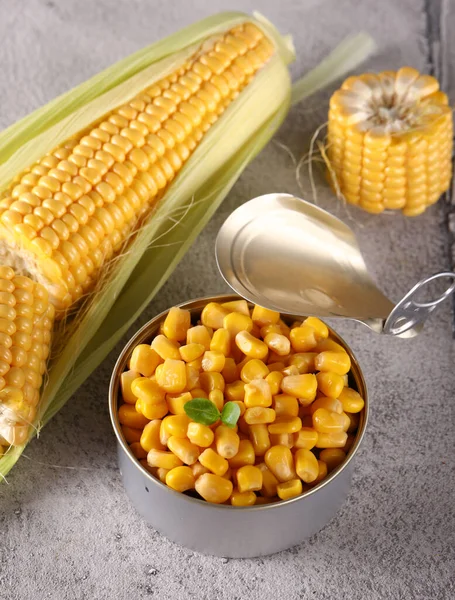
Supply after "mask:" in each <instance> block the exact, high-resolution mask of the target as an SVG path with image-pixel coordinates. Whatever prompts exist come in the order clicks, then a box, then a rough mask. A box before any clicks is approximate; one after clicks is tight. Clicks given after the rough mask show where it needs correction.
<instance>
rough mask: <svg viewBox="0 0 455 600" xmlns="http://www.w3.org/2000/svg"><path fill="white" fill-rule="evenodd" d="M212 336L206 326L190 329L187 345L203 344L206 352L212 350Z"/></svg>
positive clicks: (187, 335)
mask: <svg viewBox="0 0 455 600" xmlns="http://www.w3.org/2000/svg"><path fill="white" fill-rule="evenodd" d="M211 340H212V336H211V335H210V332H209V330H208V329H207V327H205V326H204V325H196V326H195V327H190V328H189V329H188V331H187V333H186V343H187V344H201V345H202V346H204V349H205V350H210V342H211Z"/></svg>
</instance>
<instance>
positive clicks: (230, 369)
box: [215, 329, 239, 383]
mask: <svg viewBox="0 0 455 600" xmlns="http://www.w3.org/2000/svg"><path fill="white" fill-rule="evenodd" d="M218 331H223V330H222V329H218ZM215 333H218V332H215ZM221 375H222V376H223V379H224V381H225V382H226V383H233V382H234V381H236V380H237V379H238V378H239V372H238V369H237V365H236V364H235V360H234V359H233V358H230V357H226V360H225V362H224V369H223V370H222V371H221Z"/></svg>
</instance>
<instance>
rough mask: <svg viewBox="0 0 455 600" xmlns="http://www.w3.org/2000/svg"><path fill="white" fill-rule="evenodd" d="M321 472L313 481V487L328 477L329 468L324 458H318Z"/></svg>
mask: <svg viewBox="0 0 455 600" xmlns="http://www.w3.org/2000/svg"><path fill="white" fill-rule="evenodd" d="M318 467H319V473H318V476H317V477H316V479H315V480H314V481H312V482H311V484H310V485H311V487H314V486H315V485H317V484H318V483H320V482H321V481H322V480H323V479H325V478H326V477H327V473H328V469H327V465H326V464H325V462H324V461H323V460H318Z"/></svg>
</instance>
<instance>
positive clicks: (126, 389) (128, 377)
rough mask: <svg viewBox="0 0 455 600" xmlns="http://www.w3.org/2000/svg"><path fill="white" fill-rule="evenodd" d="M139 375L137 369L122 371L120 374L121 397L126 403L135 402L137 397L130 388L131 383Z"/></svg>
mask: <svg viewBox="0 0 455 600" xmlns="http://www.w3.org/2000/svg"><path fill="white" fill-rule="evenodd" d="M138 377H140V375H139V373H138V372H137V371H124V372H123V373H122V374H121V375H120V388H121V390H122V399H123V401H124V402H126V403H127V404H136V400H137V397H136V396H135V395H134V394H133V392H132V390H131V384H132V383H133V381H134V380H135V379H137V378H138Z"/></svg>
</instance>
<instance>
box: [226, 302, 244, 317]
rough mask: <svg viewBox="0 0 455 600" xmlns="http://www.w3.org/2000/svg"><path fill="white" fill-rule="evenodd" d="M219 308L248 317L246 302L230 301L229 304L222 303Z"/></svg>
mask: <svg viewBox="0 0 455 600" xmlns="http://www.w3.org/2000/svg"><path fill="white" fill-rule="evenodd" d="M221 306H222V307H223V308H227V310H229V311H232V312H238V313H241V314H242V315H246V316H247V317H249V316H250V311H249V308H248V302H247V301H246V300H231V301H230V302H223V303H222V304H221Z"/></svg>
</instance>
